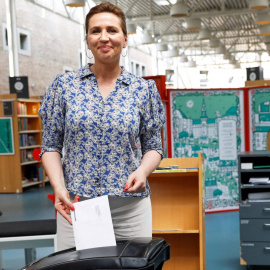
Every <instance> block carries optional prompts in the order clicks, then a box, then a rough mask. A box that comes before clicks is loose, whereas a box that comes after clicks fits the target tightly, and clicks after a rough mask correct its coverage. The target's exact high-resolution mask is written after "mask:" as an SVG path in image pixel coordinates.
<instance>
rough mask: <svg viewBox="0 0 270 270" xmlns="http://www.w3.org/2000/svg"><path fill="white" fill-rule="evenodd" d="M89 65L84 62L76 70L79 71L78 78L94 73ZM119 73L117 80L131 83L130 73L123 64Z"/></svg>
mask: <svg viewBox="0 0 270 270" xmlns="http://www.w3.org/2000/svg"><path fill="white" fill-rule="evenodd" d="M90 65H91V64H86V65H85V66H84V67H82V68H80V69H79V70H78V72H79V78H84V77H87V76H91V75H94V73H93V72H92V71H91V69H90ZM121 69H122V71H121V74H120V76H119V77H118V78H117V80H118V81H122V82H124V83H125V84H128V85H129V84H131V76H132V74H131V73H129V72H128V71H127V70H126V69H125V68H124V67H123V66H121Z"/></svg>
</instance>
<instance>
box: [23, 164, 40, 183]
mask: <svg viewBox="0 0 270 270" xmlns="http://www.w3.org/2000/svg"><path fill="white" fill-rule="evenodd" d="M38 171H39V167H38V166H36V165H30V166H28V167H27V170H26V172H25V177H26V179H27V180H28V181H29V182H37V181H38V180H39V172H38Z"/></svg>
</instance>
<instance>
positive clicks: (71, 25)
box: [0, 0, 84, 96]
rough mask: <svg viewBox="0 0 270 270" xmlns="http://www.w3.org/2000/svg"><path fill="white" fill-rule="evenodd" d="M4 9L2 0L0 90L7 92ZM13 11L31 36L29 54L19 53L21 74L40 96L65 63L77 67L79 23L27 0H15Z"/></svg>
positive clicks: (32, 92)
mask: <svg viewBox="0 0 270 270" xmlns="http://www.w3.org/2000/svg"><path fill="white" fill-rule="evenodd" d="M5 11H6V7H5V1H0V23H1V31H0V41H1V42H0V43H1V44H0V94H5V93H9V83H8V76H9V64H8V51H7V50H4V49H3V42H2V23H6V14H5ZM16 14H17V16H16V20H17V27H19V28H22V29H25V30H28V31H30V37H31V56H26V55H22V54H19V71H20V76H28V83H29V95H31V96H40V95H43V94H44V92H45V90H46V87H47V86H48V85H49V84H50V83H51V81H52V80H53V78H54V77H55V76H56V75H57V74H59V73H63V68H64V67H70V68H72V69H77V68H78V67H79V49H80V46H81V45H80V26H79V24H78V23H76V22H73V21H71V20H69V19H68V18H64V17H63V16H59V15H58V14H56V13H54V12H53V11H49V10H47V9H43V8H41V7H40V6H37V5H35V4H33V3H31V2H29V1H26V0H16ZM83 53H84V52H83Z"/></svg>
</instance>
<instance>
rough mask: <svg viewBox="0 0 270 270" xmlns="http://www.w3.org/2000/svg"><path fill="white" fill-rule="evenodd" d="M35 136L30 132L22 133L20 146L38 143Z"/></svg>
mask: <svg viewBox="0 0 270 270" xmlns="http://www.w3.org/2000/svg"><path fill="white" fill-rule="evenodd" d="M36 144H37V142H36V140H35V137H34V136H31V135H28V134H20V147H24V146H32V145H36Z"/></svg>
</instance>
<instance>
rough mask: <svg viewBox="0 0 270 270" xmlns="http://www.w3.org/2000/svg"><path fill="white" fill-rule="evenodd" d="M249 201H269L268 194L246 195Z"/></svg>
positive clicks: (269, 195)
mask: <svg viewBox="0 0 270 270" xmlns="http://www.w3.org/2000/svg"><path fill="white" fill-rule="evenodd" d="M248 199H249V200H263V199H270V192H256V193H249V194H248Z"/></svg>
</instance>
